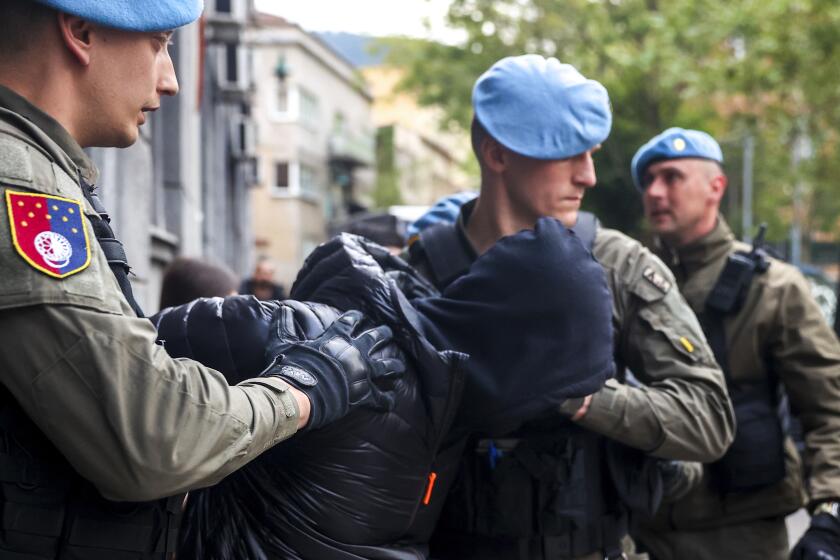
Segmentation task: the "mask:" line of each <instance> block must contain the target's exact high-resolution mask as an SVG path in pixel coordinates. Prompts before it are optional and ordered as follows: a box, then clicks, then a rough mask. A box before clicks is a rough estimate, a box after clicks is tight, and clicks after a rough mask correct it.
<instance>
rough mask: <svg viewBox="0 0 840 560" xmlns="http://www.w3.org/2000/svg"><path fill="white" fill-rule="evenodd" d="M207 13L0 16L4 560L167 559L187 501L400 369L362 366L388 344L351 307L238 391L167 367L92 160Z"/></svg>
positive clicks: (170, 74) (119, 140)
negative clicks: (176, 39) (173, 47)
mask: <svg viewBox="0 0 840 560" xmlns="http://www.w3.org/2000/svg"><path fill="white" fill-rule="evenodd" d="M201 8H202V6H201V1H200V0H165V1H161V0H157V1H151V0H149V1H145V0H137V1H134V2H112V1H110V0H105V1H102V2H75V1H72V0H43V1H39V2H37V3H36V2H34V1H32V0H4V1H3V2H2V4H0V200H2V205H3V210H2V212H0V270H2V274H1V275H0V338H2V341H3V342H2V344H0V372H2V385H0V433H2V437H1V438H0V502H2V511H3V515H2V516H0V557H3V558H20V559H24V558H25V559H42V558H44V559H46V558H96V559H104V558H108V559H117V560H124V559H136V558H137V559H139V558H164V557H168V556H167V554H168V553H169V552H171V551H172V550H173V549H174V544H175V536H176V530H177V519H178V514H179V512H180V510H181V508H182V504H183V502H184V496H183V495H180V496H177V495H178V494H183V493H184V492H185V491H187V490H189V489H192V488H197V487H202V486H207V485H211V484H214V483H215V482H217V481H219V480H220V479H221V478H223V477H224V476H226V475H227V474H229V473H231V472H232V471H234V470H235V469H237V468H239V467H241V466H242V465H244V464H245V463H247V462H248V461H250V460H252V459H253V458H255V457H256V456H257V455H259V454H260V453H261V452H263V451H265V450H266V449H267V448H269V447H271V446H272V445H274V444H276V443H277V442H279V441H281V440H283V439H286V438H288V437H289V436H291V435H292V434H294V433H295V432H296V430H298V429H301V428H305V429H315V428H318V427H320V426H323V425H325V424H327V423H329V422H332V421H334V420H336V419H338V418H340V417H341V416H343V415H344V414H346V413H347V412H348V411H349V409H350V408H352V407H354V406H358V405H361V404H366V403H368V402H370V398H371V396H372V395H373V394H374V393H376V392H377V391H378V389H377V388H376V387H375V386H374V384H373V383H372V380H374V379H375V378H376V377H377V376H379V375H382V374H387V373H388V372H389V371H398V370H399V369H401V364H399V363H394V362H390V361H382V362H380V361H376V360H373V359H372V358H370V357H369V355H368V353H369V351H372V350H373V349H374V348H375V347H377V346H378V345H380V344H381V343H383V342H385V341H387V340H388V339H389V338H390V333H389V332H388V330H387V329H373V330H370V331H368V332H365V333H362V334H359V333H358V325H359V322H360V320H361V317H360V315H359V314H358V313H355V312H352V313H349V314H346V315H344V316H342V318H340V319H339V320H338V321H336V323H334V324H333V325H332V326H331V327H330V328H328V329H327V331H326V332H325V333H324V335H323V336H322V337H321V338H320V339H318V340H314V341H292V340H286V341H282V340H278V338H277V336H276V334H273V336H272V338H273V344H274V345H275V346H276V345H279V346H277V348H279V349H278V354H279V355H275V356H269V358H271V357H273V358H274V361H273V363H272V367H271V369H270V370H269V371H268V372H267V373H268V374H269V375H268V376H266V377H261V378H259V379H253V380H249V381H246V382H244V383H242V384H240V385H238V386H235V387H231V386H228V384H227V383H226V382H225V379H224V377H223V376H222V375H221V374H220V373H218V372H216V371H213V370H210V369H207V368H205V367H203V366H201V364H198V363H196V362H192V361H189V360H173V359H170V358H169V357H168V356H167V354H166V352H165V350H164V349H163V348H162V347H161V346H158V345H156V344H155V343H154V341H155V330H154V328H153V327H152V324H151V323H150V322H149V321H148V320H146V319H142V318H139V317H138V315H140V310H139V307H137V305H136V302H134V299H133V297H132V294H131V289H130V285H129V284H128V278H127V270H128V266H127V263H126V262H125V254H124V252H123V251H122V247H121V245H120V244H119V242H118V241H117V240H116V239H114V237H113V234H112V231H111V228H110V226H109V224H108V217H107V214H106V213H105V211H104V209H103V208H102V206H101V202H100V201H99V199H98V197H97V196H96V194H95V191H94V190H93V189H92V187H91V185H94V184H95V183H96V179H97V171H96V169H95V168H94V166H93V164H92V163H91V161H90V160H89V159H88V157H87V156H86V155H85V153H84V152H83V151H82V148H83V147H88V146H128V145H130V144H132V143H133V142H134V141H135V140H136V138H137V135H138V127H139V126H140V125H142V124H143V123H144V122H145V120H146V113H147V112H150V111H154V110H155V109H156V108H157V107H158V106H159V104H160V98H161V96H163V95H174V94H175V93H176V92H177V90H178V85H177V81H176V78H175V73H174V69H173V66H172V60H171V59H170V57H169V54H168V52H167V44H168V42H169V39H170V36H171V35H172V29H174V28H177V27H179V26H181V25H184V24H187V23H189V22H191V21H193V20H195V19H196V18H197V17H198V16H199V15H200V12H201ZM360 388H361V391H360V390H359V389H360ZM88 481H89V482H88ZM167 496H176V497H173V498H170V499H167V500H160V499H161V498H164V497H167ZM106 498H107V499H109V500H133V501H144V502H145V503H116V502H109V501H107V500H106ZM152 500H158V501H152Z"/></svg>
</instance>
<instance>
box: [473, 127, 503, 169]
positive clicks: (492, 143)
mask: <svg viewBox="0 0 840 560" xmlns="http://www.w3.org/2000/svg"><path fill="white" fill-rule="evenodd" d="M479 149H480V150H481V160H482V162H483V163H484V165H485V166H486V167H487V169H489V170H490V171H492V172H494V173H502V172H503V171H504V170H505V168H506V167H507V163H508V154H507V153H506V151H505V149H504V147H502V145H501V144H499V143H498V142H497V141H496V140H494V139H493V138H490V137H489V136H485V137H484V138H483V139H482V140H481V146H479Z"/></svg>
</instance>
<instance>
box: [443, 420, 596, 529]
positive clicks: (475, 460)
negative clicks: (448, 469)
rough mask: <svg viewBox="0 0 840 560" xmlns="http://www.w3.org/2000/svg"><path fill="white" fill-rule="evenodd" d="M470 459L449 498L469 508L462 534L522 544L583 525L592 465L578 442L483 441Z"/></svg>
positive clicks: (550, 439)
mask: <svg viewBox="0 0 840 560" xmlns="http://www.w3.org/2000/svg"><path fill="white" fill-rule="evenodd" d="M468 455H469V457H468V458H467V464H468V465H469V467H468V468H467V469H465V470H464V471H462V475H463V476H462V480H461V481H460V482H461V483H460V484H459V485H458V487H457V488H454V489H453V492H452V494H451V495H450V498H449V499H450V500H456V501H459V502H462V504H463V506H465V507H460V508H456V509H458V510H460V511H462V512H464V513H466V516H465V519H463V520H462V522H463V523H464V524H465V525H466V526H465V527H464V526H462V527H460V529H461V530H462V531H463V530H465V532H467V533H470V534H474V535H483V536H492V537H496V538H509V539H510V538H513V539H522V538H528V537H532V536H537V535H541V534H545V533H546V532H548V533H552V532H554V531H568V529H569V528H570V526H571V524H572V523H576V524H583V522H584V519H585V515H586V506H587V503H586V502H587V500H586V489H587V484H585V476H586V465H585V464H584V453H583V450H582V449H579V448H577V446H576V445H575V440H574V439H573V438H563V437H557V436H556V435H546V436H538V437H528V438H522V439H519V438H510V439H492V440H490V439H480V440H477V441H476V443H475V447H474V453H468Z"/></svg>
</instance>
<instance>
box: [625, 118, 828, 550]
mask: <svg viewBox="0 0 840 560" xmlns="http://www.w3.org/2000/svg"><path fill="white" fill-rule="evenodd" d="M722 163H723V155H722V152H721V149H720V146H719V145H718V143H717V142H716V141H715V140H714V139H713V138H712V137H711V136H709V135H708V134H706V133H704V132H701V131H697V130H684V129H681V128H671V129H668V130H666V131H664V132H663V133H661V134H660V135H658V136H656V137H654V138H653V139H651V140H650V141H649V142H648V143H647V144H645V145H644V146H642V147H641V148H639V150H638V152H637V153H636V155H635V157H634V158H633V162H632V169H631V171H632V175H633V180H634V182H635V184H636V186H637V187H638V188H639V189H640V191H641V194H642V198H643V201H644V208H645V215H646V217H647V220H648V222H649V224H650V228H651V230H652V232H653V233H654V234H655V235H656V236H657V237H656V247H655V248H656V252H657V254H659V255H660V256H661V257H662V259H663V260H664V261H665V262H666V263H667V264H668V266H669V267H670V268H671V270H672V271H673V273H674V276H675V277H676V281H677V284H678V285H679V287H680V290H681V291H682V293H683V295H684V296H685V298H686V299H687V300H688V303H689V305H691V307H692V309H694V311H695V312H696V313H697V315H698V317H700V319H701V322H702V324H703V327H704V330H705V331H706V334H707V336H708V339H709V341H710V343H711V345H712V348H713V349H714V352H715V355H716V357H717V359H718V361H719V362H720V364H721V366H722V368H723V370H724V373H725V375H726V381H727V385H728V387H729V390H730V393H731V396H732V400H733V403H734V404H735V414H736V418H737V434H736V437H735V442H734V443H733V445H732V447H731V449H730V450H729V451H728V452H727V454H726V455H725V456H724V457H723V458H722V459H721V460H720V461H718V462H716V463H713V464H711V465H708V466H707V468H706V469H705V476H704V478H703V483H702V484H701V485H700V486H698V487H697V488H695V489H694V490H693V491H691V492H690V493H689V494H688V495H687V496H685V497H684V498H683V499H681V500H679V501H678V502H676V503H674V504H672V505H670V506H668V507H666V508H663V510H662V511H661V513H660V515H658V516H657V517H656V519H654V520H653V521H651V522H650V523H649V524H648V525H647V526H646V527H645V528H644V529H643V530H642V531H641V532H640V533H639V535H638V536H639V538H640V539H641V541H642V542H643V543H644V544H645V545H646V546H647V548H649V549H650V551H651V552H652V554H653V556H654V557H655V558H657V559H664V560H667V559H680V560H691V559H697V560H700V559H703V560H706V559H708V560H711V559H719V558H762V559H773V558H775V559H782V558H787V555H788V540H787V532H786V530H785V521H784V517H785V515H787V514H789V513H791V512H793V511H795V510H796V509H798V508H799V507H801V506H802V504H803V500H804V499H805V491H806V490H807V493H808V502H807V504H808V508H809V509H810V511H811V513H812V514H813V517H812V522H811V528H810V529H809V530H808V531H807V532H806V533H805V536H804V537H803V538H802V540H801V541H800V542H799V544H798V545H797V546H796V548H795V549H794V552H793V557H794V558H806V559H817V558H822V559H829V558H840V519H839V518H838V497H840V440H838V438H837V432H838V429H840V345H838V341H837V338H836V337H835V335H834V333H833V332H832V330H831V328H830V327H829V326H828V325H827V324H826V323H825V320H824V319H823V317H822V316H821V314H820V310H819V308H818V307H817V304H816V303H815V302H814V300H813V298H812V297H811V295H810V291H809V288H808V283H807V281H806V280H805V278H804V277H803V276H802V274H800V273H799V271H797V270H796V268H794V267H793V266H790V265H788V264H785V263H784V262H781V261H778V260H776V259H773V258H771V257H768V256H767V255H766V254H764V253H763V252H762V251H761V250H760V247H755V248H753V247H750V246H748V245H745V244H743V243H739V242H737V241H735V238H734V236H733V235H732V231H731V230H730V229H729V226H727V224H726V222H725V221H724V219H723V217H722V216H721V215H720V212H719V207H720V201H721V198H722V197H723V194H724V192H725V191H726V186H727V177H726V174H725V173H724V172H723V170H722V168H721V164H722ZM784 393H786V394H787V397H788V398H789V401H790V404H791V406H792V409H793V411H794V412H795V414H796V415H798V417H799V419H800V421H801V423H802V428H803V431H804V435H805V448H804V458H805V463H806V465H808V469H807V480H806V482H805V484H803V480H802V474H801V473H802V465H801V459H800V455H799V454H798V453H797V451H796V448H795V446H794V444H793V442H792V441H791V438H790V437H787V435H786V433H785V424H786V422H785V420H786V418H785V416H786V415H785V414H784V412H785V407H784V404H785V396H784Z"/></svg>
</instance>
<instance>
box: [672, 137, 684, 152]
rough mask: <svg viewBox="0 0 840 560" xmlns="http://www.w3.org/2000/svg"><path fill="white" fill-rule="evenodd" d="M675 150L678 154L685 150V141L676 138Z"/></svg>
mask: <svg viewBox="0 0 840 560" xmlns="http://www.w3.org/2000/svg"><path fill="white" fill-rule="evenodd" d="M674 149H675V150H676V151H678V152H681V151H683V150H685V140H683V139H682V138H676V139H675V140H674Z"/></svg>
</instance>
